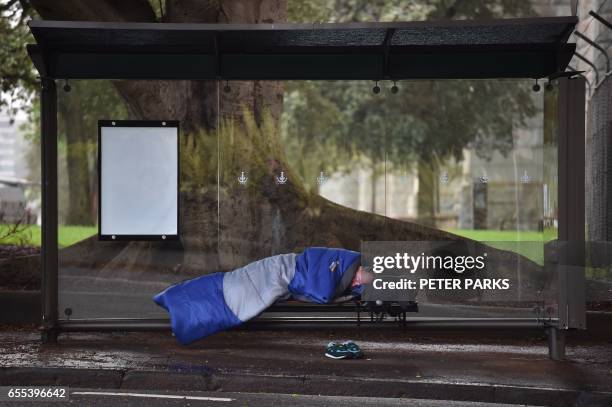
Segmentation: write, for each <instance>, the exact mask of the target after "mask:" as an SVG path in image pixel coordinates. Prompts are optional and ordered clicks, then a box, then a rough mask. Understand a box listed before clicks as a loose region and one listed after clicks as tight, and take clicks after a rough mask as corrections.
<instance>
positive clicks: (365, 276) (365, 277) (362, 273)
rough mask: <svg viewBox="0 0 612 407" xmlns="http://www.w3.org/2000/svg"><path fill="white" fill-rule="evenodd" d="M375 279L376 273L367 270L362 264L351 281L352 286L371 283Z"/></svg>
mask: <svg viewBox="0 0 612 407" xmlns="http://www.w3.org/2000/svg"><path fill="white" fill-rule="evenodd" d="M372 281H374V273H372V272H370V271H367V270H366V269H365V268H364V267H363V266H360V267H359V268H358V269H357V272H355V277H353V281H352V283H351V287H355V286H358V285H364V284H371V283H372Z"/></svg>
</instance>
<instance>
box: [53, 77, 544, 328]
mask: <svg viewBox="0 0 612 407" xmlns="http://www.w3.org/2000/svg"><path fill="white" fill-rule="evenodd" d="M502 82H503V83H501V84H500V81H480V82H472V81H416V82H405V81H402V82H400V83H399V84H398V88H399V91H398V92H397V93H393V92H392V90H391V86H392V83H391V82H382V83H380V84H379V86H380V89H379V90H380V92H379V93H375V92H373V87H374V83H373V82H370V81H348V82H347V81H339V82H321V81H295V82H293V81H286V82H284V83H282V84H281V83H277V82H252V81H248V82H238V81H230V82H229V83H225V82H215V83H214V85H212V84H211V86H210V89H208V91H210V92H214V95H215V96H214V97H213V100H214V99H216V105H217V106H216V108H213V112H212V113H209V114H208V118H207V122H206V125H205V126H200V125H198V126H194V125H189V123H185V122H184V121H182V122H181V137H180V139H181V154H180V165H181V190H180V200H181V214H180V215H181V228H182V231H181V235H182V238H181V243H180V244H170V243H169V242H167V243H160V242H153V243H151V242H144V243H143V242H133V243H128V242H96V240H97V238H96V236H95V235H96V233H97V229H96V227H95V225H96V222H97V209H98V208H97V196H96V194H97V185H96V183H97V172H96V171H97V166H96V165H95V163H96V142H97V141H96V140H97V137H96V135H97V120H98V119H101V118H111V117H112V118H116V119H130V118H136V117H135V116H132V115H131V114H130V113H129V112H130V110H129V109H128V107H127V106H125V104H124V103H123V101H122V100H121V99H120V98H119V97H118V96H117V93H116V90H115V88H114V85H113V84H112V83H111V82H110V81H71V83H70V84H71V90H70V92H63V91H61V90H60V92H58V102H59V103H58V108H59V109H58V110H59V123H60V125H59V134H60V136H59V140H58V149H59V151H60V154H59V155H60V156H59V168H58V169H59V180H60V181H59V182H60V186H59V188H60V189H59V200H60V232H59V233H60V245H61V246H63V247H66V248H65V249H63V250H60V274H59V276H60V297H59V301H60V310H59V311H60V317H63V318H128V317H132V318H158V317H164V316H165V315H166V314H165V312H164V311H163V310H162V309H160V308H159V307H157V306H156V305H155V304H154V303H153V302H152V301H151V297H152V295H154V294H155V293H156V292H158V291H159V290H161V289H163V288H165V287H166V286H167V285H169V284H172V283H174V282H178V281H181V280H184V279H187V278H191V277H194V276H197V275H201V274H205V273H211V272H216V271H228V270H232V269H234V268H236V267H239V266H242V265H244V264H247V263H249V262H251V261H255V260H258V259H261V258H263V257H266V256H270V255H274V254H279V253H288V252H299V251H301V250H303V249H304V248H305V247H309V246H330V247H344V248H347V249H353V250H359V249H360V243H361V241H363V240H405V239H410V236H411V235H410V233H399V232H398V230H400V229H401V227H403V226H402V224H400V222H411V223H413V224H414V223H416V224H418V225H421V226H423V225H424V226H432V227H436V228H440V229H445V230H448V231H450V232H451V233H456V234H459V235H464V236H467V237H470V238H473V239H475V240H479V241H482V242H485V243H489V244H490V245H491V246H493V247H496V248H498V249H501V250H508V251H512V252H519V253H521V254H523V255H524V256H525V257H526V258H528V259H531V260H533V262H531V263H538V264H541V261H542V259H540V258H541V257H542V253H543V245H544V240H545V239H546V240H549V239H550V238H554V236H555V233H554V229H555V228H556V223H555V222H556V212H555V211H556V206H555V204H554V199H555V198H554V194H555V193H556V192H555V191H556V157H553V155H554V152H555V151H556V143H555V141H554V140H544V141H543V137H544V136H543V134H544V133H546V129H545V127H546V126H547V124H544V125H543V124H542V123H549V122H550V120H549V119H548V118H547V114H548V113H546V112H547V109H546V106H545V103H544V102H543V96H542V95H543V92H542V93H531V86H530V83H529V82H528V81H502ZM148 84H149V85H151V86H154V87H155V86H157V87H158V88H159V89H162V88H164V87H167V86H169V85H170V86H171V85H172V84H174V82H160V81H157V82H156V81H149V82H148ZM523 90H525V92H523ZM160 92H161V91H160ZM453 92H454V93H453ZM504 92H506V93H508V92H510V93H511V94H512V95H515V98H514V99H512V98H507V97H504V94H505V93H504ZM513 92H514V93H513ZM161 94H162V93H159V95H161ZM466 94H467V95H468V96H467V99H466ZM517 94H518V96H516V95H517ZM555 94H556V91H554V92H553V96H552V99H553V100H556V95H555ZM492 95H493V96H492ZM500 95H501V96H500ZM525 95H526V96H525ZM519 96H520V97H523V96H525V98H524V99H519ZM453 97H455V99H453ZM494 97H497V98H498V99H499V100H497V99H494ZM550 97H551V96H550V95H549V96H547V98H550ZM445 98H446V99H448V100H446V101H445ZM412 99H414V100H412ZM479 99H485V100H488V101H489V103H484V104H483V103H481V104H480V105H478V104H476V105H475V106H471V107H470V106H468V105H469V103H470V101H474V103H476V101H477V100H479ZM508 99H510V101H508ZM495 101H497V102H499V106H502V107H503V106H505V105H504V103H510V106H511V108H512V109H515V110H517V111H519V113H516V114H523V117H522V119H523V120H522V122H521V120H518V119H516V117H514V116H512V115H511V114H509V111H510V112H514V111H513V110H508V109H506V108H503V109H500V108H499V106H497V105H495V103H493V102H495ZM149 103H151V102H149ZM521 103H522V104H527V105H529V106H522V105H521ZM549 103H551V102H549ZM213 105H214V103H213V104H211V106H213ZM496 106H497V109H498V110H497V111H495V108H496ZM213 107H214V106H213ZM488 107H490V108H491V109H489V111H485V110H487V109H488ZM419 109H421V110H419ZM423 109H425V110H423ZM427 109H429V111H426V110H427ZM462 109H463V110H462ZM466 109H467V111H466ZM491 110H493V112H491ZM525 111H527V113H525ZM521 112H522V113H521ZM502 113H503V114H504V115H507V116H512V117H510V119H511V122H510V124H509V125H507V126H505V127H504V126H502V125H499V126H497V127H496V126H495V123H494V121H495V120H502V119H504V120H506V119H508V118H507V117H506V118H504V117H498V116H496V114H502ZM160 114H161V113H160V111H156V110H154V109H152V110H150V111H146V110H145V111H144V112H140V116H139V117H138V119H150V120H159V119H160V117H159V115H160ZM164 114H169V113H164ZM470 115H472V116H470ZM166 118H168V119H178V120H181V118H180V117H166ZM470 120H472V121H478V122H479V123H480V124H481V126H482V127H483V128H485V129H486V130H488V131H490V133H486V131H481V133H482V134H481V133H478V135H477V136H474V138H475V139H478V137H481V138H480V139H478V141H479V143H480V145H478V146H475V144H474V143H467V142H466V143H465V144H464V145H460V144H457V143H455V141H456V140H455V139H456V137H458V134H459V132H462V131H469V130H473V129H471V128H470V126H469V124H470V123H468V122H469V121H470ZM487 120H488V121H490V124H489V127H487V122H486V121H487ZM547 120H548V122H547ZM436 123H439V124H438V125H439V126H441V127H440V128H431V126H433V125H434V124H436ZM442 123H443V124H444V126H442ZM519 123H520V124H519ZM506 124H507V123H506ZM543 126H544V128H543ZM466 129H467V130H466ZM479 130H480V129H479ZM553 131H556V130H553ZM495 132H498V133H501V135H499V134H493V133H495ZM432 135H436V138H435V140H434V138H432ZM438 135H439V136H438ZM491 136H492V137H491ZM496 136H499V137H500V138H502V139H504V140H505V142H506V144H505V145H504V143H496V141H499V140H497V138H496ZM432 143H436V144H435V145H433V146H432V145H431V144H432ZM432 147H435V148H432ZM504 148H505V150H504ZM480 150H482V151H483V152H484V154H482V156H481V155H479V154H478V152H479V151H480ZM501 150H504V152H503V153H501V152H499V151H501ZM444 151H446V152H448V151H451V154H446V155H444V154H443V152H444ZM432 152H434V153H435V154H432ZM455 153H456V154H455ZM75 154H80V155H81V156H85V157H87V159H86V160H83V159H78V158H77V159H75ZM487 155H488V156H489V157H487ZM544 157H548V158H546V159H545V158H544ZM84 191H87V199H82V198H83V193H84ZM424 191H425V192H424ZM79 205H80V206H82V207H83V208H85V209H84V210H81V209H79V210H78V211H77V212H74V211H73V210H72V209H70V208H76V207H80V206H79ZM76 213H78V214H79V217H77V216H76V215H75V214H76ZM390 225H391V226H390ZM407 230H408V229H407ZM543 230H544V231H546V232H547V235H545V236H544V237H543V235H542V231H543ZM500 231H501V232H500ZM498 232H499V233H498ZM498 234H499V236H502V235H503V236H502V237H499V236H498ZM510 235H511V236H510ZM89 236H93V237H89ZM507 236H508V237H507ZM546 236H548V237H546ZM88 237H89V239H90V242H91V244H89V243H87V242H86V241H85V242H80V243H78V244H77V245H75V246H72V245H73V244H74V243H75V242H77V241H79V240H81V239H86V238H88ZM491 241H492V242H491ZM94 242H95V245H94V244H93V243H94ZM68 246H71V247H68ZM531 263H527V262H524V261H518V262H515V263H514V264H513V265H512V266H511V267H510V270H511V271H512V272H513V275H512V278H514V279H515V280H516V281H518V280H519V279H521V281H522V282H521V283H520V284H524V289H521V290H516V291H513V292H512V295H511V298H508V299H507V301H506V302H507V303H513V304H512V305H511V307H510V308H514V309H512V310H510V311H508V307H502V306H499V304H492V303H491V302H490V301H488V302H487V301H485V300H483V298H482V297H478V296H476V297H469V298H462V297H460V296H459V297H454V298H450V299H449V298H428V297H427V296H421V297H420V298H418V300H419V302H420V303H421V304H423V305H424V304H432V306H431V307H429V308H428V307H427V306H423V307H421V313H420V314H419V316H447V317H456V316H466V315H470V316H472V317H473V316H485V314H486V316H497V317H499V316H534V315H536V314H537V315H541V314H542V312H543V308H545V305H543V304H544V302H543V300H542V298H543V297H542V293H541V292H538V290H532V289H531V287H532V286H531V285H530V284H531V283H529V282H530V281H532V278H531V277H532V276H536V275H537V276H539V278H540V280H541V281H540V282H538V283H537V284H539V285H537V286H538V287H540V288H541V289H542V290H545V291H547V298H548V297H551V298H554V293H553V292H554V279H551V278H550V276H548V277H547V275H546V273H537V272H534V273H531V271H529V272H526V271H525V270H526V269H525V267H526V264H527V265H529V267H531V268H532V267H534V266H533V265H532V264H531ZM531 268H530V270H531ZM530 273H531V274H530ZM526 274H527V277H525V275H526ZM524 281H527V283H525V282H524ZM542 290H540V291H542ZM109 299H112V300H109ZM441 303H447V304H448V303H451V304H452V303H461V304H464V305H466V304H467V305H471V306H480V307H481V308H482V307H484V306H486V307H488V308H487V309H486V312H485V313H484V314H483V312H484V311H474V312H472V311H465V310H463V311H461V312H459V311H457V309H458V308H456V307H439V306H435V305H436V304H441ZM534 303H537V304H536V306H535V307H534V306H533V304H534ZM505 305H507V304H505ZM550 305H551V306H552V309H553V310H554V300H551V303H550ZM516 308H519V309H520V310H519V311H517V310H516ZM466 312H467V314H466ZM550 312H553V311H550ZM550 312H549V314H547V315H548V316H554V315H551V314H550Z"/></svg>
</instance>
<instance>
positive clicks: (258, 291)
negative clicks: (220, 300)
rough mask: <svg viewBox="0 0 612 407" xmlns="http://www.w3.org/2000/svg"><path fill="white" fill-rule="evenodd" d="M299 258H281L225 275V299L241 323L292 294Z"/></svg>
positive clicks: (251, 265)
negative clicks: (292, 283)
mask: <svg viewBox="0 0 612 407" xmlns="http://www.w3.org/2000/svg"><path fill="white" fill-rule="evenodd" d="M295 258H296V254H294V253H290V254H280V255H277V256H272V257H267V258H265V259H261V260H259V261H256V262H254V263H250V264H247V265H246V266H244V267H242V268H239V269H236V270H234V271H230V272H227V273H225V275H224V276H223V297H224V298H225V303H226V304H227V306H228V307H229V309H230V310H231V311H232V312H233V313H234V315H236V317H238V319H239V320H241V321H243V322H244V321H248V320H249V319H251V318H253V317H255V316H257V315H259V314H260V313H261V312H262V311H264V310H265V309H266V308H268V307H269V306H270V305H272V304H274V303H275V302H276V301H277V300H279V299H280V298H283V297H284V296H286V295H287V294H288V293H289V283H290V282H291V280H292V279H293V277H294V276H295Z"/></svg>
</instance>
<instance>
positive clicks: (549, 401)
mask: <svg viewBox="0 0 612 407" xmlns="http://www.w3.org/2000/svg"><path fill="white" fill-rule="evenodd" d="M459 334H460V333H456V332H437V333H432V332H414V331H410V330H407V331H402V330H400V329H389V328H381V329H380V330H379V329H361V330H358V329H353V328H337V329H331V328H328V329H323V328H317V329H292V330H288V329H283V330H240V331H232V332H227V333H222V334H218V335H215V336H213V337H210V338H207V339H204V340H202V341H199V342H197V343H195V344H193V345H191V346H187V347H183V346H180V345H178V344H177V343H176V342H175V341H174V338H172V336H171V335H170V334H169V333H165V332H155V333H79V334H75V333H72V334H69V335H66V334H63V335H61V336H60V339H59V342H58V344H49V345H41V344H40V342H39V334H38V332H36V331H35V330H33V329H30V330H16V329H12V330H11V329H5V330H4V331H0V343H1V344H2V345H1V347H2V353H1V354H0V367H1V368H0V385H9V384H10V385H27V384H30V385H35V384H46V385H50V384H57V385H69V386H72V387H89V388H92V387H93V388H109V389H110V388H115V389H168V390H198V391H226V392H232V391H240V392H269V393H286V394H324V395H330V396H336V395H338V396H347V395H348V396H368V397H412V398H428V399H443V400H469V401H482V402H499V403H525V404H535V405H585V406H587V405H589V406H590V405H602V406H603V405H612V341H605V340H599V341H589V340H586V339H580V341H579V342H576V341H575V340H574V341H570V343H569V345H568V360H567V361H565V362H553V361H551V360H549V359H548V357H547V347H546V341H545V340H544V339H543V337H542V336H541V334H538V333H535V334H533V333H532V334H529V335H527V336H525V337H521V336H519V335H516V334H513V335H504V334H503V333H497V334H496V335H491V334H487V336H486V337H484V336H482V335H478V334H475V333H472V334H471V335H462V336H461V339H460V341H459V339H458V338H457V335H459ZM343 339H353V340H355V341H357V343H359V345H360V346H361V347H362V349H363V350H364V352H365V354H366V357H365V358H364V359H361V360H340V361H338V360H331V359H328V358H325V357H324V356H323V350H324V348H325V345H326V344H327V343H328V342H329V341H330V340H343Z"/></svg>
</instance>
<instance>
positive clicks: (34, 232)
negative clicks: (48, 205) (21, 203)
mask: <svg viewBox="0 0 612 407" xmlns="http://www.w3.org/2000/svg"><path fill="white" fill-rule="evenodd" d="M8 227H9V226H8V225H5V224H0V236H3V235H4V234H5V233H6V230H7V229H8ZM97 232H98V227H97V226H62V225H60V226H59V231H58V244H59V246H60V247H66V246H70V245H73V244H75V243H77V242H79V241H81V240H83V239H87V238H88V237H90V236H93V235H95V234H96V233H97ZM0 244H25V245H30V246H40V244H41V234H40V226H38V225H27V226H24V229H23V231H22V232H21V233H19V234H18V235H13V236H9V237H8V238H4V239H3V240H2V241H1V242H0Z"/></svg>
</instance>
